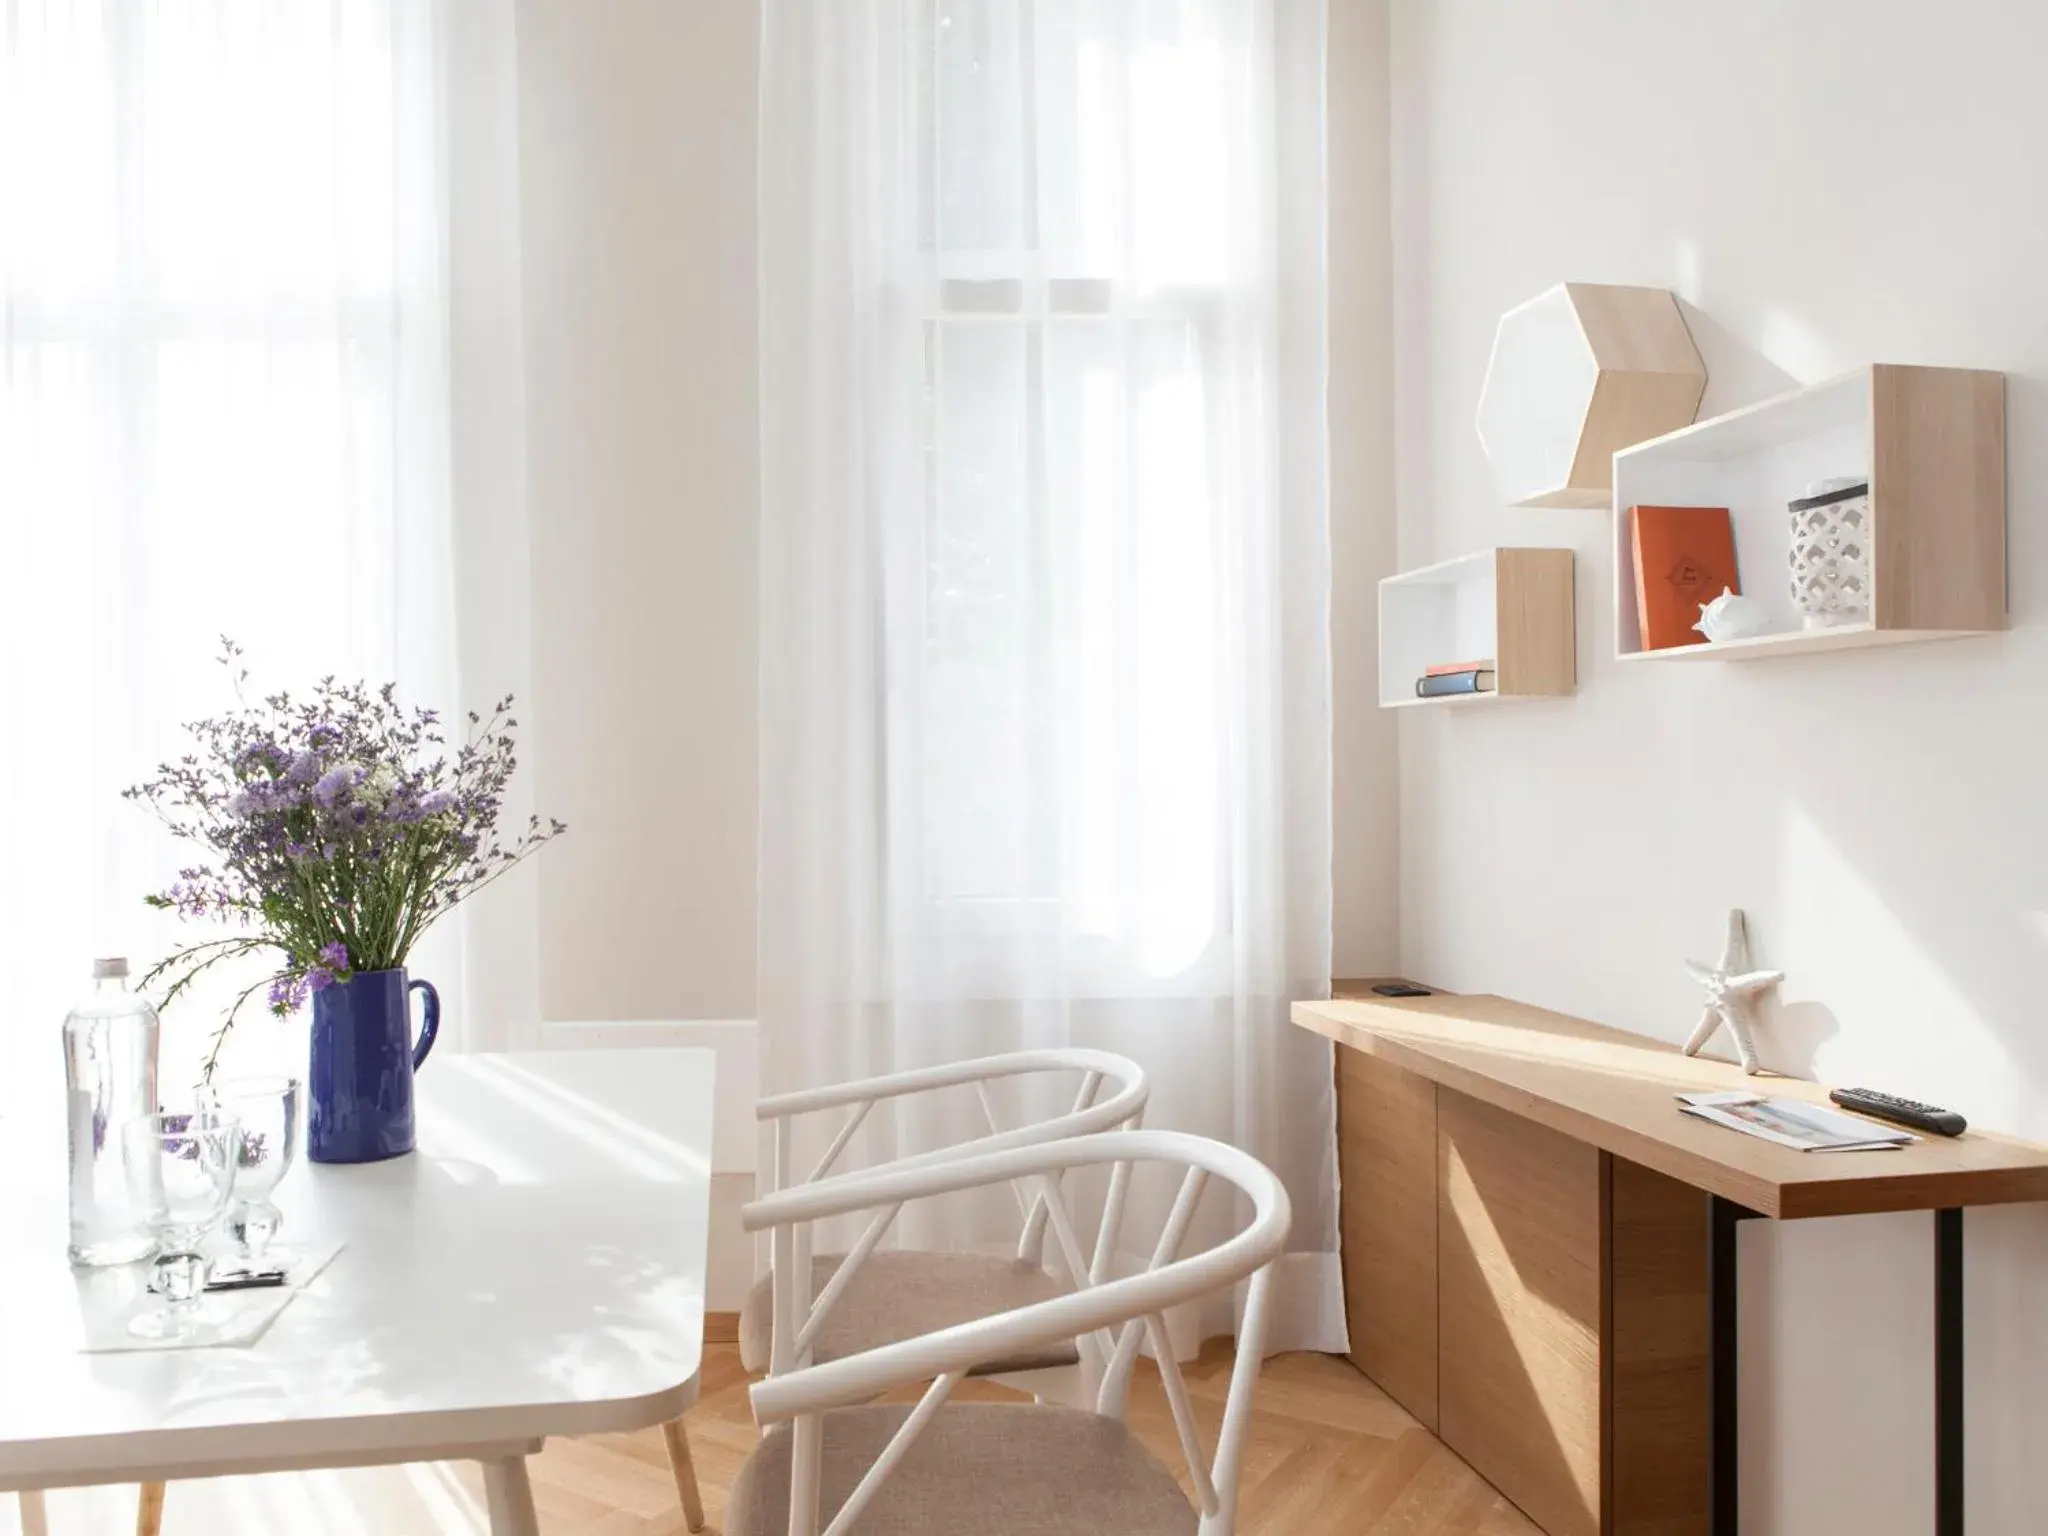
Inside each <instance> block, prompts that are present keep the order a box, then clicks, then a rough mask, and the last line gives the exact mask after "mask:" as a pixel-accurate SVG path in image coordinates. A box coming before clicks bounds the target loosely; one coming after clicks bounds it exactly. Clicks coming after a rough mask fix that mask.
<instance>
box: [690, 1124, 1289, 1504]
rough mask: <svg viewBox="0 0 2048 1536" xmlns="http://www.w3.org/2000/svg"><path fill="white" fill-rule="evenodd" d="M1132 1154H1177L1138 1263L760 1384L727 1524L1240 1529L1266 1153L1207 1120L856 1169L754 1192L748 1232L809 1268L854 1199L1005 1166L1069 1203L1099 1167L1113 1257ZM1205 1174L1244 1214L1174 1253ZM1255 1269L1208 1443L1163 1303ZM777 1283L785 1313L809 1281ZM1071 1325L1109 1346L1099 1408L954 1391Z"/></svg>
mask: <svg viewBox="0 0 2048 1536" xmlns="http://www.w3.org/2000/svg"><path fill="white" fill-rule="evenodd" d="M1140 1163H1165V1164H1170V1165H1178V1166H1179V1167H1180V1168H1181V1169H1183V1170H1184V1176H1183V1179H1182V1182H1181V1186H1180V1193H1179V1195H1178V1197H1177V1198H1176V1199H1175V1200H1174V1202H1173V1206H1172V1209H1171V1212H1170V1213H1169V1214H1168V1216H1167V1217H1166V1219H1165V1221H1164V1223H1163V1224H1162V1228H1161V1231H1160V1235H1159V1239H1158V1243H1157V1246H1156V1248H1155V1249H1154V1251H1153V1257H1152V1263H1151V1266H1150V1267H1149V1268H1148V1269H1147V1270H1146V1271H1145V1272H1143V1273H1141V1274H1137V1275H1132V1276H1129V1277H1126V1278H1123V1279H1118V1280H1110V1281H1106V1282H1103V1283H1099V1284H1083V1285H1082V1286H1080V1287H1079V1288H1077V1289H1076V1290H1075V1291H1074V1292H1073V1293H1072V1294H1069V1295H1064V1296H1060V1297H1056V1298H1054V1299H1052V1300H1048V1301H1040V1302H1036V1303H1034V1304H1032V1305H1029V1306H1026V1307H1022V1308H1019V1309H1017V1310H1014V1311H1008V1312H1004V1313H1001V1314H999V1315H997V1316H993V1317H986V1318H983V1319H980V1320H979V1321H976V1322H972V1323H967V1324H963V1325H960V1326H956V1327H950V1328H945V1329H942V1330H940V1331H937V1332H933V1333H927V1334H924V1335H922V1336H920V1337H915V1338H909V1339H905V1340H901V1341H899V1342H895V1343H891V1344H888V1345H884V1346H882V1347H880V1348H877V1349H871V1350H867V1351H863V1352H861V1353H859V1354H854V1355H849V1356H846V1357H844V1358H841V1359H838V1360H835V1361H832V1362H830V1363H821V1364H817V1365H799V1366H797V1367H796V1368H795V1369H792V1370H789V1371H787V1372H786V1373H778V1374H775V1375H771V1376H770V1377H769V1378H768V1379H767V1380H766V1381H763V1382H760V1383H758V1384H757V1385H756V1386H755V1387H754V1388H753V1392H752V1397H753V1405H754V1416H755V1418H756V1420H757V1421H758V1422H760V1423H761V1425H762V1426H763V1427H764V1428H766V1429H767V1430H768V1433H767V1434H766V1435H765V1436H764V1437H763V1439H762V1441H761V1444H760V1445H759V1446H758V1447H757V1448H756V1450H755V1451H754V1453H753V1454H752V1456H750V1457H749V1458H748V1460H747V1462H746V1464H745V1465H744V1466H743V1467H742V1468H741V1469H740V1473H739V1476H738V1477H737V1478H736V1479H735V1481H734V1483H733V1487H732V1492H731V1496H730V1498H729V1499H728V1501H727V1505H726V1532H727V1536H820V1532H821V1531H822V1532H823V1533H824V1536H846V1533H848V1532H851V1531H858V1532H859V1536H941V1533H944V1536H954V1533H959V1532H973V1533H975V1536H1099V1533H1112V1532H1113V1533H1115V1536H1231V1533H1232V1532H1233V1531H1234V1529H1235V1526H1236V1519H1237V1494H1238V1482H1239V1474H1240V1470H1241V1468H1242V1466H1243V1461H1244V1450H1245V1444H1246V1439H1247V1436H1248V1434H1249V1431H1250V1421H1251V1409H1252V1395H1253V1392H1254V1390H1255V1388H1256V1385H1257V1380H1258V1373H1259V1365H1260V1357H1261V1355H1262V1353H1263V1346H1264V1342H1265V1326H1266V1310H1267V1305H1268V1299H1269V1294H1268V1293H1269V1290H1270V1287H1271V1280H1272V1271H1271V1265H1272V1263H1273V1261H1274V1260H1275V1259H1276V1258H1278V1257H1279V1255H1280V1253H1281V1251H1282V1249H1283V1248H1284V1247H1285V1244H1286V1239H1287V1230H1288V1223H1289V1210H1288V1203H1287V1195H1286V1191H1285V1190H1284V1189H1283V1188H1282V1186H1281V1184H1280V1181H1279V1180H1278V1179H1277V1178H1275V1177H1274V1176H1273V1174H1272V1173H1271V1172H1270V1171H1269V1170H1268V1169H1267V1168H1265V1166H1264V1165H1262V1164H1261V1163H1259V1162H1258V1160H1257V1159H1255V1158H1253V1157H1251V1156H1249V1155H1248V1154H1246V1153H1243V1152H1240V1151H1238V1150H1236V1149H1235V1148H1233V1147H1227V1146H1224V1145H1222V1144H1221V1143H1219V1142H1214V1141H1209V1140H1206V1139H1204V1138H1201V1137H1197V1136H1186V1135H1181V1134H1177V1133H1174V1132H1170V1131H1125V1132H1112V1133H1109V1134H1106V1135H1098V1136H1090V1137H1084V1138H1081V1139H1078V1140H1071V1141H1062V1142H1057V1143H1052V1144H1049V1145H1041V1146H1031V1147H1018V1148H1012V1149H1010V1150H1008V1151H1001V1152H993V1153H986V1154H983V1155H980V1156H974V1157H969V1158H965V1159H961V1160H956V1161H953V1162H950V1163H941V1164H934V1165H927V1166H925V1167H922V1168H912V1169H902V1168H899V1167H891V1168H885V1169H882V1170H880V1171H878V1172H875V1173H872V1174H865V1175H848V1176H846V1177H843V1178H839V1179H834V1180H832V1181H830V1182H829V1183H826V1184H822V1185H816V1186H813V1187H810V1188H799V1189H794V1190H790V1191H787V1192H786V1193H783V1194H779V1195H771V1196H769V1197H767V1198H766V1199H763V1200H760V1201H757V1202H755V1203H754V1204H753V1205H751V1206H749V1207H748V1208H747V1210H746V1213H745V1216H744V1220H745V1224H746V1226H747V1227H748V1229H749V1230H763V1229H767V1230H772V1231H773V1232H774V1235H775V1236H774V1242H775V1253H776V1259H777V1265H776V1274H777V1275H778V1276H798V1275H801V1274H803V1272H804V1271H803V1269H802V1267H801V1266H799V1265H797V1264H795V1262H794V1259H795V1249H796V1246H797V1240H798V1236H799V1234H800V1233H801V1232H803V1231H804V1230H805V1229H806V1228H807V1227H808V1226H809V1224H810V1223H811V1222H813V1221H817V1220H822V1219H825V1218H828V1217H833V1216H840V1215H845V1214H848V1213H851V1212H854V1211H860V1210H871V1211H874V1212H876V1213H877V1216H878V1218H882V1217H887V1216H888V1215H891V1214H893V1213H894V1212H895V1211H896V1210H898V1209H900V1208H901V1206H902V1205H903V1203H904V1202H905V1201H910V1200H920V1199H925V1198H929V1197H932V1196H938V1195H945V1194H950V1193H954V1192H957V1191H960V1190H966V1189H973V1188H979V1187H983V1186H987V1185H993V1184H997V1183H1003V1182H1020V1183H1025V1184H1029V1185H1032V1186H1034V1187H1036V1188H1037V1189H1038V1190H1039V1191H1040V1193H1041V1194H1042V1195H1044V1196H1046V1197H1047V1199H1048V1201H1049V1203H1051V1204H1053V1206H1054V1208H1055V1209H1057V1208H1058V1203H1059V1202H1058V1201H1057V1199H1056V1198H1055V1197H1054V1196H1053V1191H1054V1190H1055V1189H1056V1187H1057V1181H1058V1180H1059V1179H1060V1178H1061V1176H1062V1175H1064V1174H1065V1173H1066V1172H1067V1171H1069V1170H1071V1169H1075V1168H1083V1167H1102V1166H1106V1167H1108V1168H1109V1169H1110V1170H1111V1174H1110V1188H1111V1191H1112V1194H1111V1201H1112V1205H1113V1209H1112V1210H1111V1211H1110V1212H1108V1213H1107V1215H1106V1219H1105V1220H1104V1221H1103V1223H1102V1226H1101V1229H1100V1232H1099V1235H1098V1238H1097V1245H1096V1257H1097V1259H1098V1260H1101V1259H1103V1258H1104V1256H1105V1255H1106V1254H1107V1253H1109V1252H1112V1251H1114V1249H1115V1247H1116V1245H1117V1241H1118V1236H1119V1231H1120V1220H1119V1219H1118V1218H1119V1217H1120V1214H1121V1203H1120V1202H1121V1197H1122V1196H1123V1195H1124V1194H1125V1193H1126V1192H1127V1190H1128V1187H1129V1182H1130V1178H1131V1175H1132V1171H1133V1167H1134V1165H1137V1164H1140ZM1212 1177H1213V1178H1215V1179H1217V1180H1219V1181H1221V1182H1224V1183H1226V1184H1229V1185H1234V1186H1235V1187H1236V1189H1237V1190H1238V1191H1240V1192H1241V1193H1242V1194H1243V1195H1245V1196H1247V1197H1248V1198H1249V1203H1250V1205H1251V1207H1252V1217H1251V1221H1250V1223H1249V1224H1248V1225H1247V1226H1246V1227H1245V1228H1244V1229H1243V1230H1242V1231H1240V1232H1239V1233H1238V1234H1237V1235H1236V1236H1234V1237H1232V1238H1230V1239H1229V1240H1227V1241H1226V1242H1224V1243H1222V1244H1220V1245H1218V1246H1217V1247H1214V1248H1211V1249H1209V1250H1208V1251H1206V1252H1203V1253H1200V1254H1197V1255H1195V1256H1193V1257H1191V1258H1181V1257H1179V1252H1180V1249H1181V1246H1182V1244H1183V1243H1184V1241H1185V1240H1186V1237H1187V1233H1188V1230H1189V1227H1190V1225H1191V1223H1192V1222H1193V1219H1194V1214H1195V1208H1196V1205H1197V1203H1198V1202H1199V1200H1200V1199H1201V1197H1202V1192H1203V1188H1204V1186H1205V1184H1206V1183H1207V1182H1208V1181H1209V1180H1210V1179H1211V1178H1212ZM1246 1280H1249V1282H1250V1288H1249V1291H1248V1294H1247V1296H1246V1299H1245V1307H1244V1313H1243V1317H1242V1320H1241V1322H1240V1324H1239V1328H1238V1335H1237V1360H1236V1363H1235V1365H1234V1366H1233V1368H1232V1371H1231V1379H1230V1389H1229V1395H1228V1398H1227V1401H1226V1405H1225V1408H1224V1414H1223V1424H1222V1430H1221V1434H1220V1436H1219V1438H1218V1441H1217V1446H1216V1450H1215V1454H1214V1456H1213V1457H1211V1456H1209V1455H1207V1454H1205V1451H1204V1448H1203V1445H1202V1437H1201V1433H1200V1430H1199V1428H1198V1426H1197V1423H1196V1420H1195V1414H1194V1409H1193V1406H1192V1404H1191V1403H1190V1401H1189V1397H1188V1392H1187V1387H1186V1384H1185V1382H1184V1381H1183V1380H1182V1378H1181V1373H1180V1369H1179V1367H1178V1365H1177V1364H1175V1361H1174V1356H1173V1351H1172V1348H1171V1344H1170V1341H1169V1340H1168V1338H1167V1332H1166V1313H1167V1311H1168V1310H1169V1309H1170V1308H1173V1307H1176V1306H1181V1305H1184V1304H1186V1303H1189V1302H1193V1301H1196V1300H1199V1299H1200V1298H1202V1297H1204V1296H1208V1295H1211V1294H1214V1293H1217V1292H1220V1291H1223V1290H1225V1289H1228V1288H1233V1287H1235V1286H1236V1285H1237V1284H1238V1283H1239V1282H1241V1281H1246ZM775 1289H776V1297H775V1306H776V1315H777V1319H778V1321H779V1322H780V1323H781V1324H782V1325H783V1327H784V1329H787V1328H789V1327H792V1326H793V1325H794V1321H795V1319H796V1318H797V1316H798V1315H799V1310H798V1309H799V1297H798V1296H797V1294H796V1288H795V1287H794V1286H793V1285H791V1284H788V1283H786V1282H783V1281H778V1283H777V1285H776V1288H775ZM1141 1338H1143V1339H1146V1340H1149V1342H1150V1345H1151V1349H1152V1352H1153V1355H1154V1357H1155V1358H1156V1359H1157V1361H1158V1363H1159V1370H1160V1375H1161V1379H1162V1383H1163V1385H1164V1387H1165V1391H1166V1398H1167V1402H1168V1404H1169V1406H1170V1407H1171V1409H1172V1412H1173V1419H1174V1425H1175V1428H1176V1429H1177V1431H1178V1433H1179V1439H1180V1444H1181V1450H1182V1453H1183V1456H1184V1458H1185V1461H1186V1466H1187V1471H1188V1477H1189V1482H1190V1483H1191V1485H1192V1487H1193V1490H1194V1496H1193V1499H1192V1501H1190V1499H1189V1498H1188V1496H1187V1495H1185V1494H1184V1493H1183V1492H1182V1491H1181V1488H1180V1486H1179V1484H1178V1483H1176V1481H1175V1480H1174V1477H1173V1474H1172V1473H1171V1472H1169V1471H1168V1470H1167V1468H1166V1467H1165V1466H1164V1465H1162V1464H1161V1463H1160V1462H1159V1461H1158V1460H1157V1459H1156V1458H1155V1457H1154V1456H1152V1454H1151V1453H1150V1452H1149V1451H1147V1450H1146V1449H1145V1447H1144V1446H1143V1445H1141V1444H1140V1443H1139V1442H1138V1440H1137V1439H1136V1437H1135V1436H1133V1435H1132V1434H1131V1433H1130V1432H1129V1430H1128V1429H1127V1428H1126V1427H1125V1426H1124V1424H1123V1422H1122V1419H1123V1412H1124V1405H1125V1401H1126V1397H1127V1395H1128V1390H1129V1384H1130V1380H1131V1374H1132V1371H1133V1369H1134V1368H1135V1364H1136V1357H1137V1352H1138V1344H1139V1341H1140V1339H1141ZM1063 1340H1064V1341H1075V1340H1087V1341H1089V1342H1090V1344H1091V1347H1094V1348H1099V1349H1100V1350H1101V1351H1102V1356H1103V1358H1104V1360H1105V1361H1106V1362H1107V1363H1106V1368H1105V1371H1104V1374H1103V1376H1102V1380H1101V1383H1100V1386H1099V1388H1098V1390H1097V1393H1096V1400H1095V1404H1094V1408H1093V1410H1092V1411H1089V1410H1084V1409H1074V1408H1063V1407H1053V1406H1046V1405H1042V1404H1041V1405H1032V1404H999V1403H949V1402H948V1401H947V1399H948V1398H949V1396H950V1395H951V1393H952V1391H953V1389H954V1388H955V1387H956V1386H958V1385H959V1383H960V1381H961V1380H962V1379H963V1378H964V1377H966V1376H968V1375H971V1374H974V1373H976V1372H977V1371H985V1370H986V1369H987V1366H988V1362H990V1361H993V1360H1001V1359H1008V1358H1013V1357H1015V1356H1017V1355H1019V1354H1022V1353H1029V1352H1032V1351H1038V1350H1044V1349H1046V1348H1048V1347H1050V1346H1052V1345H1054V1344H1055V1343H1057V1342H1059V1341H1063ZM926 1381H928V1382H930V1383H931V1385H930V1387H929V1388H928V1389H927V1390H926V1392H925V1393H924V1396H923V1398H922V1399H921V1400H920V1401H919V1402H918V1403H917V1404H916V1405H915V1406H908V1407H904V1406H882V1405H872V1399H873V1398H875V1397H876V1396H878V1395H880V1394H881V1393H883V1392H886V1391H889V1390H890V1389H892V1388H896V1387H901V1386H906V1385H909V1384H912V1383H915V1382H926Z"/></svg>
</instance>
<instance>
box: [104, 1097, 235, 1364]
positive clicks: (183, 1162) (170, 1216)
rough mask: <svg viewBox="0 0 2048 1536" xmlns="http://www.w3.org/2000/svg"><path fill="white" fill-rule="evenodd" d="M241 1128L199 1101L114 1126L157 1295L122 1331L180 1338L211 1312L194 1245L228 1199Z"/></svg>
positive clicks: (207, 1265) (205, 1265)
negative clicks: (141, 1218)
mask: <svg viewBox="0 0 2048 1536" xmlns="http://www.w3.org/2000/svg"><path fill="white" fill-rule="evenodd" d="M241 1143H242V1131H241V1127H240V1126H239V1125H238V1124H237V1123H236V1122H235V1119H234V1117H233V1116H231V1115H226V1114H223V1113H221V1112H219V1111H217V1110H212V1109H201V1110H197V1111H194V1112H191V1113H185V1114H173V1115H144V1116H142V1117H141V1118H140V1119H136V1120H131V1121H129V1122H128V1124H127V1125H125V1126H123V1127H122V1129H121V1149H122V1154H123V1158H124V1161H125V1163H126V1166H127V1171H128V1179H129V1186H130V1189H131V1191H132V1192H133V1195H134V1198H135V1202H136V1206H137V1208H138V1209H140V1210H141V1211H142V1212H143V1213H144V1214H145V1217H146V1218H147V1220H148V1223H149V1226H150V1229H151V1230H152V1231H153V1232H155V1234H156V1239H157V1254H156V1262H155V1266H154V1271H153V1273H152V1275H151V1280H150V1288H151V1290H153V1291H155V1292H156V1293H158V1294H160V1295H161V1296H162V1297H163V1298H164V1304H163V1305H162V1306H161V1307H158V1308H157V1309H156V1310H154V1311H151V1312H143V1313H139V1314H138V1315H137V1316H136V1317H135V1318H133V1319H132V1320H131V1321H130V1322H129V1324H128V1331H129V1332H130V1333H133V1334H134V1335H136V1337H138V1338H144V1339H188V1338H191V1337H192V1336H194V1335H195V1334H197V1333H199V1332H201V1331H202V1330H203V1329H204V1328H205V1327H206V1326H207V1324H208V1323H210V1322H211V1321H212V1319H211V1318H210V1317H209V1316H208V1315H207V1312H206V1308H205V1306H204V1304H203V1302H202V1300H201V1297H202V1294H203V1293H204V1291H205V1289H206V1277H207V1274H208V1272H209V1271H210V1270H211V1269H212V1268H213V1261H212V1260H211V1259H209V1258H207V1257H206V1256H205V1254H204V1253H202V1252H201V1251H200V1249H201V1245H202V1244H203V1243H204V1242H205V1240H206V1235H207V1233H209V1232H210V1231H212V1230H213V1225H214V1223H215V1222H217V1221H219V1220H220V1213H221V1211H222V1210H224V1209H225V1208H226V1206H227V1203H228V1194H229V1192H230V1191H231V1190H233V1188H234V1184H235V1160H236V1157H237V1155H238V1154H239V1152H240V1150H241Z"/></svg>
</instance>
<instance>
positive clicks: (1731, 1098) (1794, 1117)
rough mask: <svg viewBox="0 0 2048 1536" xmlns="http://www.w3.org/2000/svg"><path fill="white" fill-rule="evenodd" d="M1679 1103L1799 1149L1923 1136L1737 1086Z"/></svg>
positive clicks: (1871, 1145) (1867, 1145) (1865, 1147)
mask: <svg viewBox="0 0 2048 1536" xmlns="http://www.w3.org/2000/svg"><path fill="white" fill-rule="evenodd" d="M1678 1104H1679V1108H1680V1109H1681V1110H1683V1111H1684V1112H1685V1113H1686V1114H1688V1115H1698V1116H1699V1117H1700V1119H1702V1120H1711V1121H1712V1122H1713V1123H1714V1124H1716V1125H1720V1126H1726V1127H1727V1128H1728V1129H1729V1130H1731V1131H1740V1132H1742V1134H1743V1135H1745V1136H1754V1137H1757V1138H1758V1139H1759V1140H1761V1141H1771V1142H1776V1143H1777V1144H1778V1145H1779V1146H1781V1147H1792V1148H1794V1149H1796V1150H1798V1151H1800V1152H1881V1151H1886V1150H1889V1149H1890V1148H1893V1147H1904V1146H1909V1145H1911V1144H1912V1143H1913V1142H1916V1141H1918V1140H1919V1139H1920V1138H1919V1137H1917V1136H1915V1135H1913V1134H1912V1133H1911V1132H1910V1131H1888V1130H1885V1129H1883V1128H1881V1127H1879V1126H1875V1125H1872V1124H1871V1123H1870V1122H1869V1121H1868V1120H1860V1119H1858V1118H1857V1117H1856V1116H1854V1115H1844V1114H1840V1113H1838V1112H1836V1111H1835V1110H1832V1109H1826V1108H1823V1107H1822V1106H1821V1105H1819V1104H1809V1103H1807V1102H1806V1101H1805V1100H1804V1099H1767V1098H1765V1097H1764V1096H1763V1095H1762V1094H1760V1093H1744V1092H1742V1091H1740V1090H1736V1091H1734V1092H1728V1093H1681V1094H1679V1095H1678Z"/></svg>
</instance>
